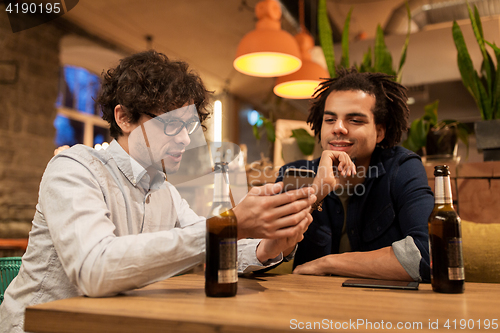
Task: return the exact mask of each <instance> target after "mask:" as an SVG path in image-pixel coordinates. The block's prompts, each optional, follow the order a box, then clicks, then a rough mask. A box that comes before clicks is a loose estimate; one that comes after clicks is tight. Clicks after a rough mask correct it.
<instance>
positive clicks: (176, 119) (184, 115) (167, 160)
mask: <svg viewBox="0 0 500 333" xmlns="http://www.w3.org/2000/svg"><path fill="white" fill-rule="evenodd" d="M153 115H154V114H152V115H151V116H153ZM151 116H149V115H145V114H143V115H142V116H141V118H139V121H138V122H137V123H136V124H128V126H129V127H128V129H127V133H125V135H124V137H123V140H122V141H124V140H126V141H127V143H126V146H127V149H125V150H126V151H127V152H128V153H129V154H130V156H132V157H133V158H134V159H135V160H136V161H137V162H139V163H140V164H141V165H142V166H143V167H144V168H145V169H148V168H150V167H153V168H154V169H157V170H160V171H164V172H165V173H167V174H171V173H175V172H177V171H178V170H179V166H180V162H181V160H182V154H184V152H185V151H186V146H188V145H189V144H190V142H191V138H190V135H189V133H188V128H191V129H192V128H193V127H192V126H189V124H192V123H193V122H195V121H197V122H199V118H198V114H197V112H196V107H195V106H194V105H189V106H187V105H186V106H183V107H182V108H179V109H177V110H174V111H169V112H166V113H163V114H160V115H157V116H156V117H155V118H152V117H151ZM176 124H177V125H176ZM184 124H188V126H187V127H186V126H184ZM165 126H166V127H167V129H166V130H165ZM175 127H177V128H179V127H182V128H181V129H180V131H179V132H178V133H176V134H175V132H176V131H172V128H174V130H175ZM199 128H200V126H198V129H197V130H196V131H195V132H198V131H200V129H199ZM165 131H166V132H167V134H171V135H167V134H166V133H165ZM124 132H125V131H124ZM172 134H173V135H172ZM192 134H194V133H192ZM119 143H120V142H119ZM122 146H123V145H122ZM124 148H125V147H124Z"/></svg>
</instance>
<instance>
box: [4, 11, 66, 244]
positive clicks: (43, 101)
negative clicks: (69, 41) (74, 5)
mask: <svg viewBox="0 0 500 333" xmlns="http://www.w3.org/2000/svg"><path fill="white" fill-rule="evenodd" d="M1 8H4V6H2V5H0V9H1ZM62 35H63V33H62V31H61V30H59V29H58V28H56V27H55V26H54V25H52V24H51V23H47V24H43V25H41V26H38V27H34V28H31V29H28V30H26V31H21V32H17V33H12V31H11V30H10V26H9V24H8V19H7V16H6V15H0V61H5V60H8V61H12V60H14V61H16V62H17V64H18V69H19V77H18V80H17V82H15V83H9V84H3V83H0V238H24V237H27V235H28V232H29V230H30V229H31V220H32V218H33V215H34V213H35V205H36V203H37V196H38V187H39V184H40V180H41V177H42V174H43V171H44V169H45V167H46V165H47V162H48V161H49V160H50V158H51V157H52V155H53V151H54V148H55V147H54V135H55V129H54V126H53V121H54V118H55V116H56V109H55V107H54V103H55V101H56V98H57V90H58V89H57V88H58V76H59V41H60V39H61V37H62ZM0 68H3V71H2V70H0V80H1V79H2V77H1V76H2V75H3V76H4V78H5V77H6V76H9V77H11V76H12V72H11V71H12V69H13V68H12V66H3V67H0Z"/></svg>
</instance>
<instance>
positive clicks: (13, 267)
mask: <svg viewBox="0 0 500 333" xmlns="http://www.w3.org/2000/svg"><path fill="white" fill-rule="evenodd" d="M20 267H21V257H7V258H0V304H2V302H3V293H4V292H5V289H7V287H8V286H9V284H10V282H11V281H12V280H13V279H14V278H15V277H16V275H17V273H19V268H20Z"/></svg>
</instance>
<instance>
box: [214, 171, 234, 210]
mask: <svg viewBox="0 0 500 333" xmlns="http://www.w3.org/2000/svg"><path fill="white" fill-rule="evenodd" d="M213 202H214V203H215V202H225V203H231V199H230V197H229V177H228V174H227V172H224V171H222V170H217V171H216V172H215V175H214V198H213Z"/></svg>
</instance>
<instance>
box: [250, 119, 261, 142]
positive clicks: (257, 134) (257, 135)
mask: <svg viewBox="0 0 500 333" xmlns="http://www.w3.org/2000/svg"><path fill="white" fill-rule="evenodd" d="M252 132H253V136H255V138H256V139H257V140H260V131H259V127H258V126H257V124H256V123H255V124H254V125H252Z"/></svg>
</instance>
